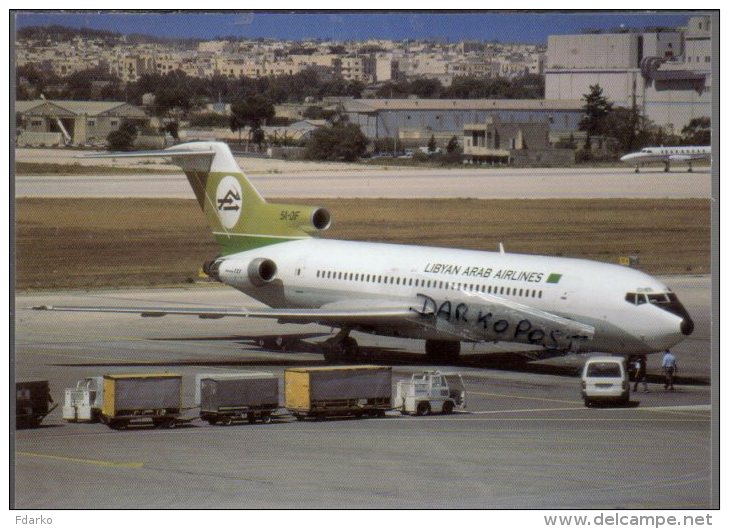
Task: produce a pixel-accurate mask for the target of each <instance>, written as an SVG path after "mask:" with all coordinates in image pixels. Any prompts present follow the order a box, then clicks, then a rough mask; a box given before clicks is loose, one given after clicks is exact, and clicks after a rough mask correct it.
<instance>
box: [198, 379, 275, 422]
mask: <svg viewBox="0 0 729 529" xmlns="http://www.w3.org/2000/svg"><path fill="white" fill-rule="evenodd" d="M195 380H196V384H195V398H196V404H198V405H199V406H200V418H201V419H202V420H204V421H207V422H208V423H210V424H225V425H230V424H232V423H233V422H237V421H242V420H244V419H247V420H248V422H250V423H255V422H256V421H257V420H260V421H262V422H264V423H270V422H271V418H272V415H273V413H274V412H275V411H276V410H277V409H278V407H279V404H278V378H277V377H275V376H274V375H273V374H271V373H225V374H208V375H196V377H195Z"/></svg>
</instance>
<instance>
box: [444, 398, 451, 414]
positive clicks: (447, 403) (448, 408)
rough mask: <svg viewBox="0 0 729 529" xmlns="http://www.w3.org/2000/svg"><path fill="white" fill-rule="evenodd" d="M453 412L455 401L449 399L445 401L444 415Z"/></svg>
mask: <svg viewBox="0 0 729 529" xmlns="http://www.w3.org/2000/svg"><path fill="white" fill-rule="evenodd" d="M451 413H453V403H452V402H451V401H449V400H447V401H445V402H444V403H443V415H450V414H451Z"/></svg>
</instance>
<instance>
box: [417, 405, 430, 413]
mask: <svg viewBox="0 0 729 529" xmlns="http://www.w3.org/2000/svg"><path fill="white" fill-rule="evenodd" d="M417 414H418V415H420V416H425V415H428V414H430V403H429V402H419V403H418V408H417Z"/></svg>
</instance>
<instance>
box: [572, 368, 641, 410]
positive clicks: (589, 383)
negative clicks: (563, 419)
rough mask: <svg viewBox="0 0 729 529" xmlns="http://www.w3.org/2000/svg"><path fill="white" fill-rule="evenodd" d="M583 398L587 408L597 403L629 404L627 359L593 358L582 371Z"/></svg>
mask: <svg viewBox="0 0 729 529" xmlns="http://www.w3.org/2000/svg"><path fill="white" fill-rule="evenodd" d="M582 398H583V399H584V401H585V406H588V407H589V406H591V405H592V404H594V403H597V402H614V403H619V404H627V403H628V401H629V400H630V381H629V380H628V370H627V369H626V366H625V359H624V358H622V357H618V356H593V357H592V358H588V359H587V362H585V366H584V367H583V369H582Z"/></svg>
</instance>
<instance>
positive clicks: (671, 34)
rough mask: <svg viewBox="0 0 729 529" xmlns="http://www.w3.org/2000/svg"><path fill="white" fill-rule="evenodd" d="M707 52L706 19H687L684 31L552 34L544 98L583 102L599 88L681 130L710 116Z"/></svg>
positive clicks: (620, 103)
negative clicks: (695, 120) (593, 87)
mask: <svg viewBox="0 0 729 529" xmlns="http://www.w3.org/2000/svg"><path fill="white" fill-rule="evenodd" d="M710 49H711V35H710V17H708V16H701V17H693V18H691V19H690V20H689V25H688V28H686V29H685V30H683V31H654V32H645V33H609V34H586V35H552V36H550V37H549V40H548V49H547V67H546V69H545V74H546V78H545V85H546V86H545V99H557V100H559V99H566V100H576V99H581V98H582V96H583V95H584V94H586V93H588V92H589V90H590V86H591V85H595V84H598V85H600V87H601V88H602V89H603V93H604V94H605V96H606V97H607V98H608V99H609V100H610V101H612V102H613V103H614V104H615V105H618V106H623V107H631V106H632V105H633V104H636V105H638V106H639V107H640V108H641V109H642V111H643V113H644V114H645V116H646V117H648V118H649V119H651V120H652V121H653V122H655V123H656V124H657V125H659V126H664V127H666V128H668V129H669V130H672V131H673V132H680V131H681V128H683V127H684V126H685V125H686V124H688V122H689V121H690V120H691V119H693V118H696V117H703V116H711V70H710V66H711V51H710ZM689 58H690V59H691V61H690V62H689Z"/></svg>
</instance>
